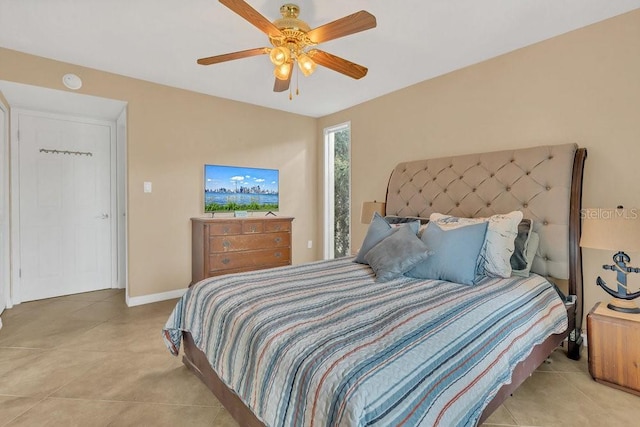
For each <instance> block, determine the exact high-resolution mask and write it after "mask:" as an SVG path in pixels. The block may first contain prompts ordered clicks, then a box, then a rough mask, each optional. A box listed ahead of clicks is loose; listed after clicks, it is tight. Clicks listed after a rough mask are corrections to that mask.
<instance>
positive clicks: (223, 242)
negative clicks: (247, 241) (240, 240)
mask: <svg viewBox="0 0 640 427" xmlns="http://www.w3.org/2000/svg"><path fill="white" fill-rule="evenodd" d="M222 247H223V248H225V249H229V248H230V247H231V242H230V241H228V240H223V241H222Z"/></svg>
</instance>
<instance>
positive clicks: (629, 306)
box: [580, 206, 640, 314]
mask: <svg viewBox="0 0 640 427" xmlns="http://www.w3.org/2000/svg"><path fill="white" fill-rule="evenodd" d="M582 218H583V223H582V237H581V239H580V246H582V247H584V248H593V249H605V250H612V251H617V252H616V254H615V255H614V256H613V261H614V264H612V265H603V266H602V268H603V269H605V270H611V271H615V272H616V282H617V288H616V290H613V289H611V288H609V287H608V286H607V284H606V283H605V281H604V280H602V278H600V277H598V279H597V281H596V283H597V285H598V286H600V287H601V288H602V289H604V290H605V291H606V292H607V293H608V294H609V295H611V296H612V297H613V299H612V300H611V302H609V304H607V307H608V308H609V309H611V310H616V311H621V312H624V313H635V314H640V308H639V307H638V306H637V305H636V304H635V303H634V302H633V301H632V300H633V299H635V298H638V297H640V291H636V292H630V291H629V287H628V286H627V275H628V274H629V273H640V268H637V267H629V266H628V265H627V263H628V262H630V261H631V258H630V257H629V255H627V254H626V253H625V252H623V251H628V252H638V251H640V217H639V216H638V210H637V209H624V208H623V207H622V206H618V207H617V208H616V209H585V210H584V211H583V212H582Z"/></svg>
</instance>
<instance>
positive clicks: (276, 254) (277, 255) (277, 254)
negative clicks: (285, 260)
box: [273, 252, 282, 258]
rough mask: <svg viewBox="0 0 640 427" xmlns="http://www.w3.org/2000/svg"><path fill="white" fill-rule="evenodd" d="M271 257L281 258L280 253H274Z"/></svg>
mask: <svg viewBox="0 0 640 427" xmlns="http://www.w3.org/2000/svg"><path fill="white" fill-rule="evenodd" d="M273 256H275V257H276V258H280V257H281V256H282V252H275V253H274V254H273Z"/></svg>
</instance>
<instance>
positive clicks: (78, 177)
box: [18, 112, 113, 301]
mask: <svg viewBox="0 0 640 427" xmlns="http://www.w3.org/2000/svg"><path fill="white" fill-rule="evenodd" d="M112 132H113V129H112V127H111V126H110V125H109V124H107V123H105V124H100V123H96V122H88V121H80V120H73V119H67V118H61V117H55V116H40V115H37V114H29V113H23V112H21V113H19V117H18V145H19V168H20V170H19V188H20V189H19V192H20V193H19V197H20V202H19V203H20V214H19V215H20V228H19V230H20V295H21V298H20V299H21V300H22V301H31V300H36V299H42V298H49V297H54V296H60V295H68V294H74V293H79V292H87V291H93V290H98V289H105V288H110V287H111V285H112V280H111V266H112V258H111V257H112V252H111V223H112V222H111V214H112V212H111V188H110V185H111V180H110V170H111V169H110V150H111V138H112V135H111V133H112Z"/></svg>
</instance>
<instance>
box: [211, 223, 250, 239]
mask: <svg viewBox="0 0 640 427" xmlns="http://www.w3.org/2000/svg"><path fill="white" fill-rule="evenodd" d="M208 226H209V235H210V236H226V235H229V234H241V233H242V223H241V222H239V221H237V222H220V223H215V222H214V223H211V224H209V225H208Z"/></svg>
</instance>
